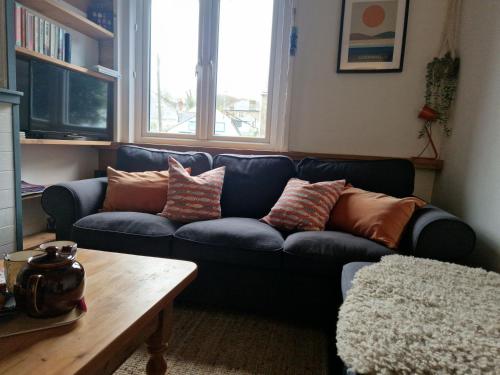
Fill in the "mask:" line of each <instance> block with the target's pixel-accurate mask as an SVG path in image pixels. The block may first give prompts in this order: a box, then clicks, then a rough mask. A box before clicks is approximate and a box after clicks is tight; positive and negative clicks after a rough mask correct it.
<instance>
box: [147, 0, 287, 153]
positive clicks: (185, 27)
mask: <svg viewBox="0 0 500 375" xmlns="http://www.w3.org/2000/svg"><path fill="white" fill-rule="evenodd" d="M144 3H145V4H146V5H145V8H144V9H143V11H144V12H145V14H146V17H138V19H143V20H145V24H144V25H140V27H141V29H142V30H143V32H144V36H143V38H142V40H143V41H144V43H145V45H146V46H149V49H147V51H145V52H146V53H144V56H145V57H144V59H143V60H142V61H140V64H139V65H140V66H139V68H140V71H142V80H143V82H142V85H139V87H140V89H139V91H138V99H139V101H141V102H142V109H143V110H142V111H141V113H142V118H141V121H140V123H141V129H140V134H141V139H142V140H144V139H145V138H148V139H149V140H150V139H151V138H155V139H163V140H165V139H168V140H169V142H170V141H172V140H176V139H177V140H178V139H183V140H188V141H190V142H198V143H210V142H212V143H220V144H222V143H228V142H233V143H241V142H252V143H254V144H261V145H262V146H263V147H266V145H267V146H268V147H269V148H273V147H274V148H276V145H277V143H279V139H282V138H283V134H284V131H283V128H284V117H285V116H284V114H285V110H284V109H285V108H286V96H287V95H286V91H287V89H288V85H287V82H288V79H287V78H288V76H287V74H288V69H289V66H288V54H287V52H288V35H289V34H288V32H289V31H288V29H289V27H290V24H289V23H290V22H285V19H287V16H286V15H287V14H288V15H289V14H290V11H289V9H291V0H149V1H145V2H144ZM289 3H290V4H289ZM287 10H288V11H287ZM141 64H142V66H141ZM280 137H281V138H280ZM279 147H282V146H279Z"/></svg>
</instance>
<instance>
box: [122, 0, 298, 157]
mask: <svg viewBox="0 0 500 375" xmlns="http://www.w3.org/2000/svg"><path fill="white" fill-rule="evenodd" d="M270 1H271V0H270ZM273 1H274V12H273V32H272V41H271V59H270V67H271V69H270V72H269V95H268V106H267V111H268V112H267V117H266V118H267V124H266V137H265V138H262V139H259V138H242V137H226V136H216V135H214V126H215V98H216V79H217V77H216V73H217V66H216V64H217V40H218V29H217V27H218V16H219V0H200V27H199V35H200V37H199V41H198V43H199V51H201V52H200V54H199V55H200V56H199V61H198V66H197V67H196V71H197V75H198V80H197V81H198V84H197V85H198V86H197V90H198V91H197V99H198V100H197V116H196V123H197V134H196V135H190V134H165V133H151V132H148V126H149V93H150V90H149V75H150V56H151V53H150V32H149V30H150V23H151V18H150V15H151V0H144V1H138V2H137V8H136V18H135V20H136V21H137V24H136V25H137V26H136V25H135V24H134V25H131V27H136V30H137V37H136V43H134V45H135V46H132V45H129V46H128V48H134V49H135V51H136V53H135V56H136V61H135V71H136V82H135V83H136V84H135V101H134V107H135V111H134V113H135V121H134V122H135V129H134V135H135V137H134V140H135V142H137V143H157V144H171V145H186V146H203V147H207V146H208V147H222V148H236V149H238V148H241V149H254V150H274V151H287V150H288V121H287V120H288V113H289V106H290V103H289V102H290V100H289V98H290V95H289V93H290V90H291V80H290V77H291V71H292V62H293V59H292V58H289V35H290V30H291V27H292V23H293V20H292V19H293V17H292V13H293V8H294V1H295V0H273ZM207 11H210V17H203V14H205V13H204V12H207ZM203 35H204V36H205V37H202V36H203ZM193 69H195V67H193ZM207 75H208V77H209V79H203V77H206V76H207ZM211 119H214V120H211Z"/></svg>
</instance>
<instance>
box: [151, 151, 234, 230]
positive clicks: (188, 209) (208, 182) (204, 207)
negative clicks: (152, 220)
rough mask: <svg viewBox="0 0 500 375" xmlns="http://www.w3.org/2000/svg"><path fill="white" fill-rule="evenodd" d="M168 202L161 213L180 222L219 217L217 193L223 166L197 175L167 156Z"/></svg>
mask: <svg viewBox="0 0 500 375" xmlns="http://www.w3.org/2000/svg"><path fill="white" fill-rule="evenodd" d="M168 162H169V164H170V169H169V172H170V178H169V181H168V193H169V194H168V198H167V204H166V205H165V207H164V208H163V211H162V212H161V214H160V215H161V216H164V217H166V218H169V219H170V220H175V221H178V222H181V223H190V222H192V221H202V220H212V219H220V216H221V209H220V195H221V193H222V184H223V183H224V172H225V167H221V168H215V169H212V170H210V171H206V172H204V173H202V174H200V175H199V176H190V175H189V172H188V171H187V170H186V169H184V167H183V166H182V165H181V164H180V163H179V162H178V161H177V160H175V159H174V158H169V159H168Z"/></svg>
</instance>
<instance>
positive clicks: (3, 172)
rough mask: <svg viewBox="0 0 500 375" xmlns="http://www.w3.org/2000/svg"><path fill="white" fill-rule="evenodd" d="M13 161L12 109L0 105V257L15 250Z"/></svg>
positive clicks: (8, 106) (9, 106)
mask: <svg viewBox="0 0 500 375" xmlns="http://www.w3.org/2000/svg"><path fill="white" fill-rule="evenodd" d="M0 3H1V2H0ZM0 6H1V4H0ZM0 60H1V57H0ZM0 62H1V61H0ZM13 160H14V159H13V146H12V107H11V105H10V104H6V103H0V256H1V255H2V254H5V253H7V252H10V251H12V250H14V248H15V200H14V161H13Z"/></svg>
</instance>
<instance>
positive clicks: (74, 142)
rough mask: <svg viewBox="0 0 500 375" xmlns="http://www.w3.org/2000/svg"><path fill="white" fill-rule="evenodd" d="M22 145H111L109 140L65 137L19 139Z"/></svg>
mask: <svg viewBox="0 0 500 375" xmlns="http://www.w3.org/2000/svg"><path fill="white" fill-rule="evenodd" d="M21 144H22V145H52V146H111V145H112V142H110V141H79V140H77V139H76V140H69V139H68V140H66V139H33V138H29V139H21Z"/></svg>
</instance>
